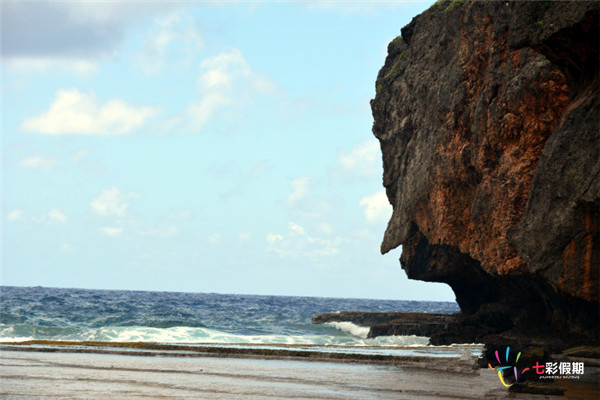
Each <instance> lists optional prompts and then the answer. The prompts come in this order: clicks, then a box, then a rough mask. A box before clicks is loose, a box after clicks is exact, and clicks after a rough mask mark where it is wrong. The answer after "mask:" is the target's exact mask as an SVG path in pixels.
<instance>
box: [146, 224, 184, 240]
mask: <svg viewBox="0 0 600 400" xmlns="http://www.w3.org/2000/svg"><path fill="white" fill-rule="evenodd" d="M137 233H138V234H140V235H142V236H155V237H160V238H167V237H171V236H175V235H177V234H178V233H179V229H177V228H176V227H175V226H172V225H171V226H165V227H158V228H153V229H148V230H145V231H138V232H137Z"/></svg>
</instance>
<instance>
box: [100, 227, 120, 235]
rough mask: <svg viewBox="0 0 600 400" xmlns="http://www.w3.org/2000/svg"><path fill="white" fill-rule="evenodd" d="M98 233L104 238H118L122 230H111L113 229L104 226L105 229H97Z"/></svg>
mask: <svg viewBox="0 0 600 400" xmlns="http://www.w3.org/2000/svg"><path fill="white" fill-rule="evenodd" d="M99 231H100V232H102V233H103V234H105V235H106V236H109V237H115V236H119V235H121V233H123V228H113V227H109V226H105V227H102V228H99Z"/></svg>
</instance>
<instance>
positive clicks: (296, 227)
mask: <svg viewBox="0 0 600 400" xmlns="http://www.w3.org/2000/svg"><path fill="white" fill-rule="evenodd" d="M289 228H290V231H292V232H296V233H297V234H299V235H304V228H303V227H301V226H300V225H296V224H295V223H293V222H290V224H289Z"/></svg>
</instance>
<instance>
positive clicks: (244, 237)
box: [238, 232, 252, 242]
mask: <svg viewBox="0 0 600 400" xmlns="http://www.w3.org/2000/svg"><path fill="white" fill-rule="evenodd" d="M238 238H239V239H240V240H241V241H242V242H247V241H248V240H250V239H251V238H252V234H251V233H247V232H244V233H240V234H238Z"/></svg>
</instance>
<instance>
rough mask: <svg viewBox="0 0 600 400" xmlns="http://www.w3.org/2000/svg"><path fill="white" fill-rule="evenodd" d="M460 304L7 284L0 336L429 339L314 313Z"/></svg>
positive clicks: (437, 309) (328, 342) (389, 342)
mask: <svg viewBox="0 0 600 400" xmlns="http://www.w3.org/2000/svg"><path fill="white" fill-rule="evenodd" d="M458 310H459V308H458V306H457V305H456V303H454V302H432V301H401V300H370V299H352V298H320V297H292V296H255V295H236V294H217V293H175V292H150V291H121V290H90V289H58V288H44V287H8V286H2V287H0V342H14V341H25V340H69V341H109V342H157V343H207V344H219V345H221V344H225V345H232V344H256V345H265V344H269V345H271V344H281V345H320V346H375V347H377V346H381V347H385V346H425V345H427V343H428V338H424V337H416V336H386V337H378V338H374V339H367V334H368V331H369V328H368V327H361V326H357V325H354V324H352V323H350V322H338V323H335V322H334V323H327V324H311V318H312V317H313V316H314V315H316V314H320V313H325V312H338V311H377V312H386V311H404V312H430V313H453V312H457V311H458Z"/></svg>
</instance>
